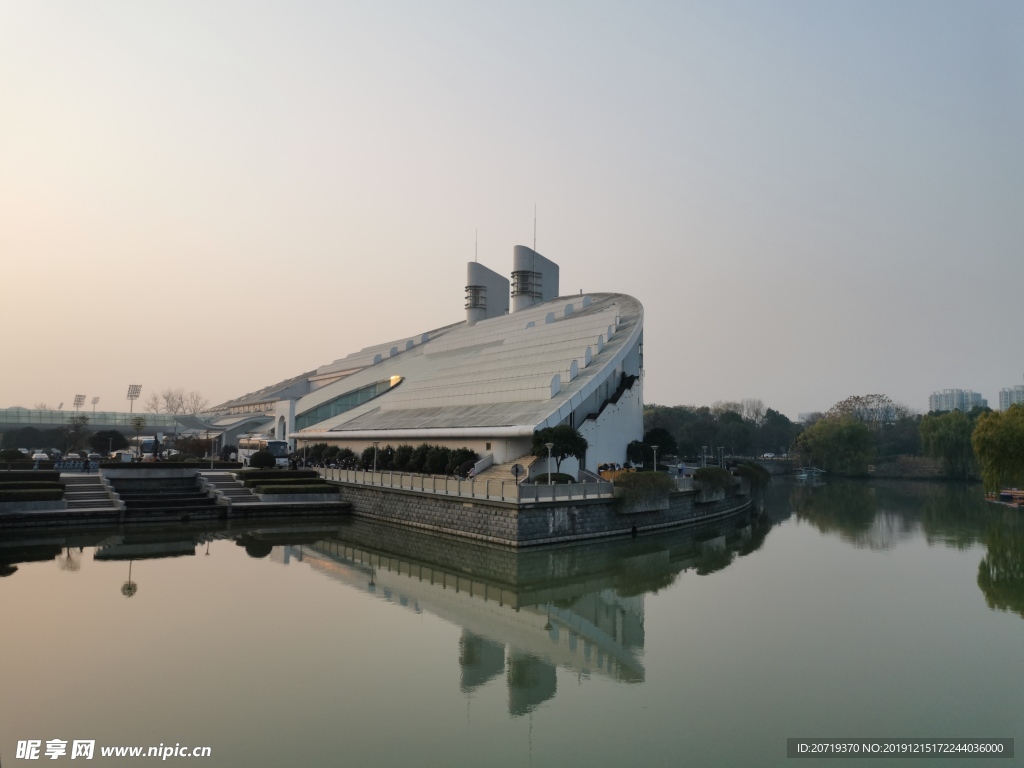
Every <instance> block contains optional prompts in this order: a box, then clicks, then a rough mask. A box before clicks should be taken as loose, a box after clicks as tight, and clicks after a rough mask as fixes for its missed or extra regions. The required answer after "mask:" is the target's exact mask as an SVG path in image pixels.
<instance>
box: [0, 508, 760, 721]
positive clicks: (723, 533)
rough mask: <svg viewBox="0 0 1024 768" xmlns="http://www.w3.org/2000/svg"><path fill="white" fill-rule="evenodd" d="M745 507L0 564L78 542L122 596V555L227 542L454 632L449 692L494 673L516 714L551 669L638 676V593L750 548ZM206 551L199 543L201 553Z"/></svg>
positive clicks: (293, 535) (62, 542)
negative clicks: (613, 526)
mask: <svg viewBox="0 0 1024 768" xmlns="http://www.w3.org/2000/svg"><path fill="white" fill-rule="evenodd" d="M772 524H773V523H772V520H771V519H770V518H769V517H768V516H767V515H750V514H745V515H741V516H738V517H733V518H730V519H727V520H724V521H720V522H718V523H716V524H713V525H706V526H699V527H693V528H689V529H684V530H677V531H672V532H666V533H662V534H658V535H652V536H641V537H638V538H636V539H625V540H617V541H609V542H599V543H589V544H585V545H576V546H571V547H559V548H547V549H542V550H528V551H525V552H519V551H515V550H512V549H507V548H499V547H490V546H483V545H480V544H476V543H468V542H466V541H462V540H457V539H450V538H445V537H440V536H437V535H433V534H426V533H420V532H418V531H412V530H405V529H398V528H393V527H389V526H381V525H379V524H377V523H371V522H367V521H361V520H345V521H341V522H339V521H338V519H337V518H333V519H331V521H330V522H329V523H325V522H318V521H311V522H307V523H301V524H296V523H294V521H291V522H284V521H281V522H280V524H278V523H276V522H274V521H260V522H259V523H258V525H253V526H252V527H243V528H236V529H232V528H228V527H213V528H211V527H202V526H193V527H190V526H187V525H186V526H179V527H175V528H169V529H158V528H157V529H133V528H127V529H117V530H99V531H71V532H67V531H65V532H44V533H36V534H20V539H21V540H20V541H19V540H18V539H17V537H16V538H15V539H13V540H12V539H5V541H4V542H3V543H0V567H2V568H3V569H4V571H5V572H7V573H10V574H13V573H14V572H15V571H16V570H17V564H18V563H23V562H28V561H33V560H55V559H56V560H57V561H58V563H60V565H61V567H62V568H67V569H68V570H69V571H71V572H73V571H74V570H76V566H70V565H67V564H69V563H77V562H78V558H80V557H81V552H82V550H83V548H84V547H91V548H92V549H93V553H92V557H93V558H94V559H95V560H99V561H122V562H125V563H126V576H127V580H126V581H125V582H123V584H122V586H121V590H122V594H124V595H125V596H127V597H130V596H132V595H134V594H136V592H137V590H138V589H139V586H138V584H137V583H136V582H135V581H134V580H133V578H132V572H131V568H132V564H133V563H138V562H139V561H142V560H151V559H155V558H184V559H187V558H190V557H194V556H195V555H196V554H197V552H202V547H203V546H204V545H206V546H207V547H208V545H209V542H210V541H212V540H218V539H225V540H231V541H233V542H234V543H235V544H236V545H237V546H239V547H242V548H244V549H245V551H246V553H247V554H248V555H249V556H250V557H253V558H267V559H269V560H270V561H272V562H277V563H280V564H281V565H286V566H294V565H295V564H301V565H303V566H306V567H309V568H311V569H313V570H315V571H317V572H319V573H321V574H323V575H325V576H327V577H329V578H330V579H332V580H335V581H337V582H340V583H342V584H345V585H347V586H349V587H351V588H353V589H357V590H360V591H362V592H365V593H368V594H371V595H374V596H376V597H377V598H379V599H381V600H384V601H387V602H389V603H392V604H394V605H395V606H398V607H402V608H405V609H407V610H411V611H415V612H423V611H426V612H429V613H431V614H433V615H435V616H437V617H439V618H441V619H443V620H445V621H447V622H449V623H452V624H455V625H457V626H459V627H461V628H462V632H461V636H460V638H459V642H458V648H457V649H455V650H457V653H458V659H459V670H460V679H459V681H458V686H459V688H460V690H461V691H462V692H463V693H466V694H471V693H473V692H474V691H475V690H477V689H479V688H481V687H482V686H485V685H488V684H490V683H491V682H492V681H495V680H498V679H500V678H502V677H503V678H504V681H503V684H504V685H505V687H506V688H507V694H508V704H507V707H508V712H509V714H510V715H512V716H520V715H524V714H527V713H529V712H531V711H533V710H534V709H535V708H536V707H537V706H539V705H540V704H541V703H543V702H545V701H549V700H550V699H552V698H553V697H554V696H555V695H556V692H557V678H556V674H555V672H556V669H558V668H559V667H561V668H563V669H567V670H571V671H572V672H573V673H574V675H575V676H577V677H578V678H579V679H580V680H581V681H582V680H585V679H589V678H590V677H591V676H599V677H603V678H606V679H609V680H613V681H617V682H622V683H640V682H643V681H644V680H645V679H646V674H647V673H646V669H645V666H644V660H643V649H644V641H645V629H644V600H645V596H646V594H647V593H656V592H658V591H659V590H661V589H664V588H666V587H668V586H670V585H672V584H673V583H675V582H676V581H677V580H678V579H679V578H680V575H681V574H684V573H687V572H689V573H691V574H692V575H693V576H695V577H697V576H705V575H708V574H713V573H716V572H718V571H721V570H722V569H723V568H726V567H728V566H729V564H730V563H732V562H733V561H734V559H735V558H736V557H741V556H744V555H747V554H750V553H752V552H754V551H756V550H757V549H758V548H759V547H760V546H761V545H762V543H763V542H764V539H765V536H766V535H767V533H768V531H769V530H770V529H771V527H772ZM207 551H208V549H207Z"/></svg>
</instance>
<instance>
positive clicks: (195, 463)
mask: <svg viewBox="0 0 1024 768" xmlns="http://www.w3.org/2000/svg"><path fill="white" fill-rule="evenodd" d="M241 466H242V465H241V464H239V463H238V462H237V461H214V462H213V468H214V469H228V470H231V469H238V468H239V467H241ZM160 467H166V468H167V469H191V468H193V467H198V468H199V469H209V468H210V460H209V459H189V460H187V461H104V462H100V469H134V470H139V471H141V470H143V469H160Z"/></svg>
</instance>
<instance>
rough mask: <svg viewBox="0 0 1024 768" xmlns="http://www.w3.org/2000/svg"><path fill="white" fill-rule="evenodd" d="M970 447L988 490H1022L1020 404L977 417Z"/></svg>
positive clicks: (1023, 466) (1022, 411)
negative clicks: (1009, 487)
mask: <svg viewBox="0 0 1024 768" xmlns="http://www.w3.org/2000/svg"><path fill="white" fill-rule="evenodd" d="M971 444H972V445H973V446H974V453H975V455H976V456H977V457H978V461H979V462H980V463H981V479H982V480H983V481H984V483H985V487H986V488H987V489H988V490H993V491H994V490H999V489H1000V488H1005V487H1008V486H1015V487H1018V488H1020V487H1024V405H1011V406H1010V407H1009V408H1008V409H1007V410H1005V411H1003V412H1002V413H999V412H996V411H991V412H989V413H983V414H981V416H979V417H978V425H977V426H976V427H975V428H974V434H973V435H972V436H971Z"/></svg>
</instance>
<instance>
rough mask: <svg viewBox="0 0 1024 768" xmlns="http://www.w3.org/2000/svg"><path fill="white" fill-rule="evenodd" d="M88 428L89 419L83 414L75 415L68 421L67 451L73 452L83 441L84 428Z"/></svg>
mask: <svg viewBox="0 0 1024 768" xmlns="http://www.w3.org/2000/svg"><path fill="white" fill-rule="evenodd" d="M88 426H89V417H88V416H86V415H85V414H84V413H76V414H75V415H74V416H72V417H71V418H70V419H68V424H67V433H68V450H69V451H70V450H74V449H75V448H78V447H79V445H80V444H81V443H82V442H83V441H84V440H85V434H86V428H87V427H88Z"/></svg>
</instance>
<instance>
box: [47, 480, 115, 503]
mask: <svg viewBox="0 0 1024 768" xmlns="http://www.w3.org/2000/svg"><path fill="white" fill-rule="evenodd" d="M60 480H61V482H62V483H64V500H65V501H66V502H67V504H68V507H67V508H68V509H117V504H116V503H115V502H114V500H113V499H112V498H110V494H109V493H107V488H106V486H104V485H103V481H102V480H100V477H99V475H69V474H62V475H61V476H60Z"/></svg>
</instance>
